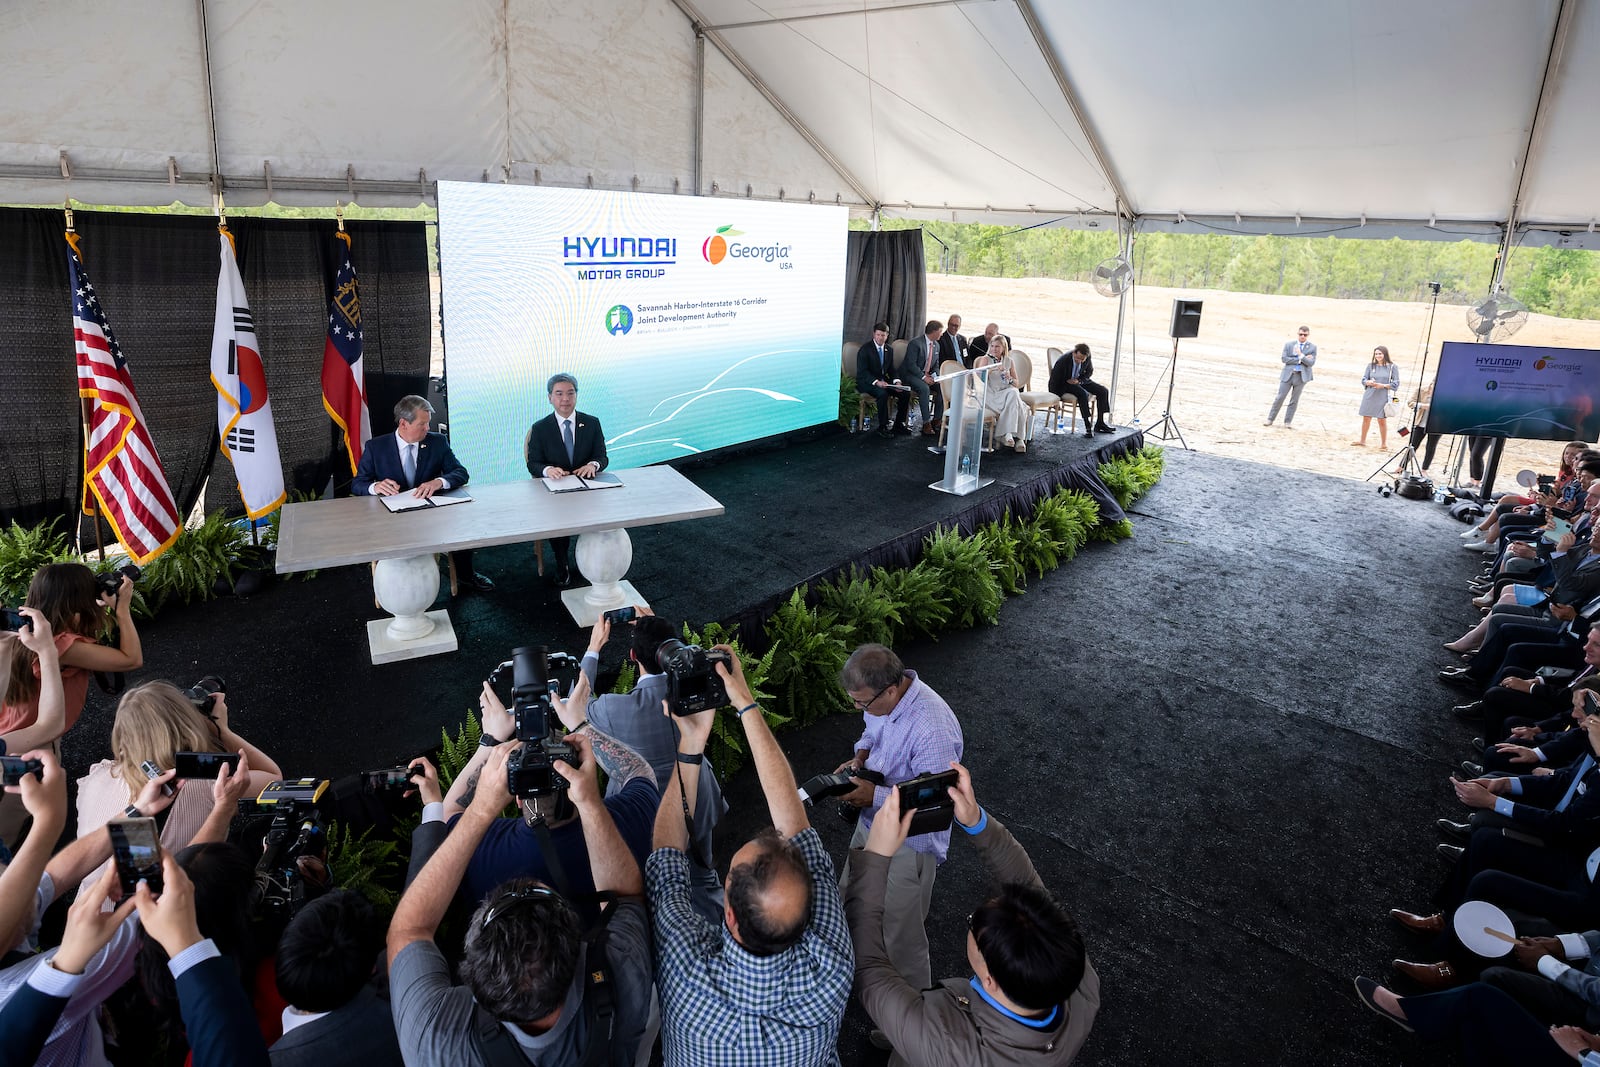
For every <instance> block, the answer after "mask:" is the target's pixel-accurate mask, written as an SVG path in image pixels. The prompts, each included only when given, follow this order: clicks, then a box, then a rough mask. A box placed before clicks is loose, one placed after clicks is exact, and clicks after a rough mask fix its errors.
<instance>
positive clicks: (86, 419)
mask: <svg viewBox="0 0 1600 1067" xmlns="http://www.w3.org/2000/svg"><path fill="white" fill-rule="evenodd" d="M61 210H62V212H63V213H65V215H66V216H67V234H68V236H69V237H70V236H71V235H72V234H75V233H77V232H78V231H77V230H75V229H74V228H73V218H72V198H71V197H70V196H69V197H67V198H66V199H65V200H63V201H62V202H61ZM78 414H79V419H80V423H81V425H82V428H83V495H84V496H85V497H87V498H88V499H89V500H91V501H93V504H92V505H91V507H90V511H89V517H90V519H91V520H92V525H93V526H94V551H95V556H96V558H98V559H99V561H100V562H101V563H104V562H105V560H106V546H105V541H104V540H103V539H102V538H101V536H100V498H99V497H97V496H95V495H94V491H93V490H92V489H91V488H90V487H89V423H90V422H91V421H92V419H93V416H94V412H93V408H92V406H91V402H90V400H89V398H88V397H83V398H81V399H80V400H79V401H78ZM76 540H77V541H78V544H79V545H80V546H81V545H82V544H83V538H82V537H81V536H80V537H78V538H77V539H76Z"/></svg>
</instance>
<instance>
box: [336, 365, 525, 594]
mask: <svg viewBox="0 0 1600 1067" xmlns="http://www.w3.org/2000/svg"><path fill="white" fill-rule="evenodd" d="M432 418H433V405H432V404H429V403H428V402H427V401H426V400H424V399H423V398H422V397H420V396H403V397H401V398H400V402H399V403H397V404H395V406H394V421H395V428H394V433H392V434H384V435H383V436H382V437H374V438H373V439H372V440H370V441H368V442H367V445H366V447H365V448H363V449H362V450H361V464H360V466H358V467H357V468H356V476H355V479H354V480H353V481H352V482H351V483H350V494H351V495H352V496H394V495H395V494H397V493H410V494H411V495H412V496H419V497H430V496H432V495H433V494H435V493H438V492H441V491H443V490H445V489H460V488H461V487H462V486H464V485H466V484H467V477H468V476H467V468H465V467H463V466H462V465H461V461H460V460H458V459H456V454H455V453H454V452H452V451H450V442H449V441H447V440H445V436H444V434H442V433H429V432H428V423H429V420H430V419H432ZM452 555H453V556H454V557H455V562H456V577H457V579H458V581H459V582H460V584H461V587H462V588H463V589H475V590H477V591H478V592H480V593H487V592H488V591H489V590H491V589H493V588H494V583H493V582H491V581H490V580H489V579H488V578H487V577H485V576H484V575H481V574H479V573H477V572H476V571H474V570H473V569H472V550H471V549H462V550H461V551H459V552H454V553H452Z"/></svg>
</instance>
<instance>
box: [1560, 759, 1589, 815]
mask: <svg viewBox="0 0 1600 1067" xmlns="http://www.w3.org/2000/svg"><path fill="white" fill-rule="evenodd" d="M1593 766H1594V757H1593V756H1585V757H1583V759H1581V760H1579V761H1578V773H1576V774H1574V775H1573V776H1572V784H1571V785H1569V786H1567V792H1566V795H1565V796H1563V797H1562V798H1561V803H1559V804H1557V805H1556V808H1555V810H1557V811H1566V810H1567V805H1568V804H1571V803H1572V797H1573V795H1574V794H1576V793H1577V792H1578V784H1579V783H1580V782H1582V781H1583V776H1584V775H1586V774H1588V773H1589V768H1590V767H1593Z"/></svg>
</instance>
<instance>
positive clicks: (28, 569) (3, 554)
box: [0, 519, 77, 605]
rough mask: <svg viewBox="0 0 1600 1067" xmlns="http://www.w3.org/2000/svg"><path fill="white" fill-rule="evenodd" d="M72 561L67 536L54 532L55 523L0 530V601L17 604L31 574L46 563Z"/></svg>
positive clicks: (54, 521) (51, 520) (56, 530)
mask: <svg viewBox="0 0 1600 1067" xmlns="http://www.w3.org/2000/svg"><path fill="white" fill-rule="evenodd" d="M76 559H77V556H75V555H74V554H73V552H72V549H71V547H70V546H69V545H68V544H67V535H66V534H64V533H62V532H61V531H60V530H58V529H56V520H55V519H50V520H48V521H46V522H41V523H38V524H37V525H34V526H22V525H20V524H18V523H17V522H16V521H15V520H12V522H11V524H10V525H9V526H7V527H5V529H3V530H0V600H4V601H5V602H6V603H7V604H11V605H17V604H21V603H22V602H23V600H24V599H25V598H26V597H27V594H28V583H30V582H32V581H33V574H34V572H35V571H37V570H38V569H39V568H40V567H43V566H44V565H45V564H47V563H60V562H62V561H63V560H76Z"/></svg>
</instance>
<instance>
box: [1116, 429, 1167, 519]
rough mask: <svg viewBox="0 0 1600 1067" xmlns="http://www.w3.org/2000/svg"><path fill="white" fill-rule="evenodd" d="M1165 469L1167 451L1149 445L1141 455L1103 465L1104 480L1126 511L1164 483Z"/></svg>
mask: <svg viewBox="0 0 1600 1067" xmlns="http://www.w3.org/2000/svg"><path fill="white" fill-rule="evenodd" d="M1165 466H1166V454H1165V452H1164V450H1163V449H1161V448H1160V447H1159V446H1157V445H1146V446H1144V447H1143V448H1141V449H1140V450H1139V451H1137V452H1133V453H1130V454H1127V455H1122V456H1115V457H1113V458H1112V459H1108V460H1106V461H1105V462H1104V463H1102V464H1100V480H1101V481H1102V482H1104V483H1105V484H1106V488H1108V489H1110V490H1111V495H1112V496H1113V497H1115V498H1116V501H1117V506H1118V507H1120V508H1123V509H1124V510H1126V509H1127V508H1128V506H1129V505H1131V504H1132V503H1133V502H1134V501H1135V500H1138V499H1139V498H1140V497H1141V496H1143V495H1144V494H1145V493H1148V492H1149V491H1150V487H1151V486H1153V485H1155V484H1156V483H1157V482H1159V481H1160V480H1161V474H1162V471H1163V469H1164V468H1165Z"/></svg>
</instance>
